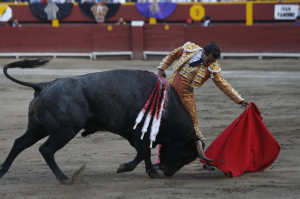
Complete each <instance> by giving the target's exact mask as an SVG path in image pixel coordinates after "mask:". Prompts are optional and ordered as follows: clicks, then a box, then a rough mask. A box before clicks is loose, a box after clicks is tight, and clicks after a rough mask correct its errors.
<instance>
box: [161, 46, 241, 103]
mask: <svg viewBox="0 0 300 199" xmlns="http://www.w3.org/2000/svg"><path fill="white" fill-rule="evenodd" d="M201 50H202V48H201V47H200V46H198V45H196V44H194V43H191V42H187V43H185V44H184V45H183V46H181V47H179V48H176V49H175V50H173V51H172V52H170V53H169V54H168V55H167V56H166V57H165V58H164V59H163V61H162V62H161V63H160V64H159V66H158V68H160V69H163V70H165V69H167V68H168V67H169V66H170V65H171V64H172V63H173V62H174V61H175V60H176V62H175V63H174V64H173V70H174V71H175V72H178V73H179V74H180V75H182V76H184V77H185V78H187V79H189V80H190V82H191V84H190V86H191V87H194V88H200V87H201V86H202V85H203V84H204V82H205V81H206V80H207V79H208V78H211V79H212V80H213V81H214V83H215V84H216V86H217V87H218V88H219V89H220V90H221V91H222V92H224V93H225V94H226V95H227V96H228V97H229V98H230V99H231V100H233V101H234V102H235V103H237V104H238V103H240V102H241V101H242V100H243V98H242V97H241V95H239V94H238V92H237V91H236V90H234V89H233V88H232V86H231V85H230V84H229V83H227V82H226V80H225V79H224V78H223V77H222V75H221V73H220V72H221V67H220V64H219V63H217V62H214V63H212V64H211V65H210V66H209V67H205V66H204V65H203V64H201V65H198V66H196V67H191V66H189V62H190V59H191V58H192V57H193V56H194V55H195V54H196V53H198V52H199V51H201Z"/></svg>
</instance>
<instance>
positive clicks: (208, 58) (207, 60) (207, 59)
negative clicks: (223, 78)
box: [201, 50, 217, 67]
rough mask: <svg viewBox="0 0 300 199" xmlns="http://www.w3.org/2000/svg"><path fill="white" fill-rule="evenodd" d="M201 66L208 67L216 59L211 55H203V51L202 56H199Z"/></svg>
mask: <svg viewBox="0 0 300 199" xmlns="http://www.w3.org/2000/svg"><path fill="white" fill-rule="evenodd" d="M201 58H202V61H203V64H204V66H205V67H208V66H210V65H211V64H212V63H214V62H215V61H217V59H216V58H214V57H213V55H212V54H209V55H208V56H207V55H205V53H204V50H203V51H202V55H201Z"/></svg>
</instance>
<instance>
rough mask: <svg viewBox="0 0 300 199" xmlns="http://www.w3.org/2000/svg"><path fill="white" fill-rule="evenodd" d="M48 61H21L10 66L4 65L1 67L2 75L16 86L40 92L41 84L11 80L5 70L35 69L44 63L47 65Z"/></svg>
mask: <svg viewBox="0 0 300 199" xmlns="http://www.w3.org/2000/svg"><path fill="white" fill-rule="evenodd" d="M49 61H50V60H49V59H23V60H21V61H17V62H12V63H10V64H6V65H5V66H4V67H3V73H4V75H5V76H6V77H7V78H8V79H10V80H11V81H13V82H15V83H17V84H21V85H24V86H28V87H31V88H33V89H34V90H36V91H40V90H41V89H42V86H41V84H39V83H32V82H24V81H21V80H18V79H15V78H13V77H12V76H10V75H9V74H8V73H7V70H8V69H9V68H36V67H40V66H41V65H43V64H45V63H47V62H49Z"/></svg>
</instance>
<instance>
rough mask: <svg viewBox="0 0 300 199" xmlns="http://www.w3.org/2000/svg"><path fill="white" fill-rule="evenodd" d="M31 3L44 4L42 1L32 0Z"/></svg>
mask: <svg viewBox="0 0 300 199" xmlns="http://www.w3.org/2000/svg"><path fill="white" fill-rule="evenodd" d="M29 2H30V3H43V2H42V0H30V1H29Z"/></svg>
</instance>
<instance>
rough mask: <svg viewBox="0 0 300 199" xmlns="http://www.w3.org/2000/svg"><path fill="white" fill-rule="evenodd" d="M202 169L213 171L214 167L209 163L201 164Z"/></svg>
mask: <svg viewBox="0 0 300 199" xmlns="http://www.w3.org/2000/svg"><path fill="white" fill-rule="evenodd" d="M203 169H205V170H209V171H214V170H215V169H216V168H215V167H214V166H212V165H210V164H205V163H204V164H203Z"/></svg>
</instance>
